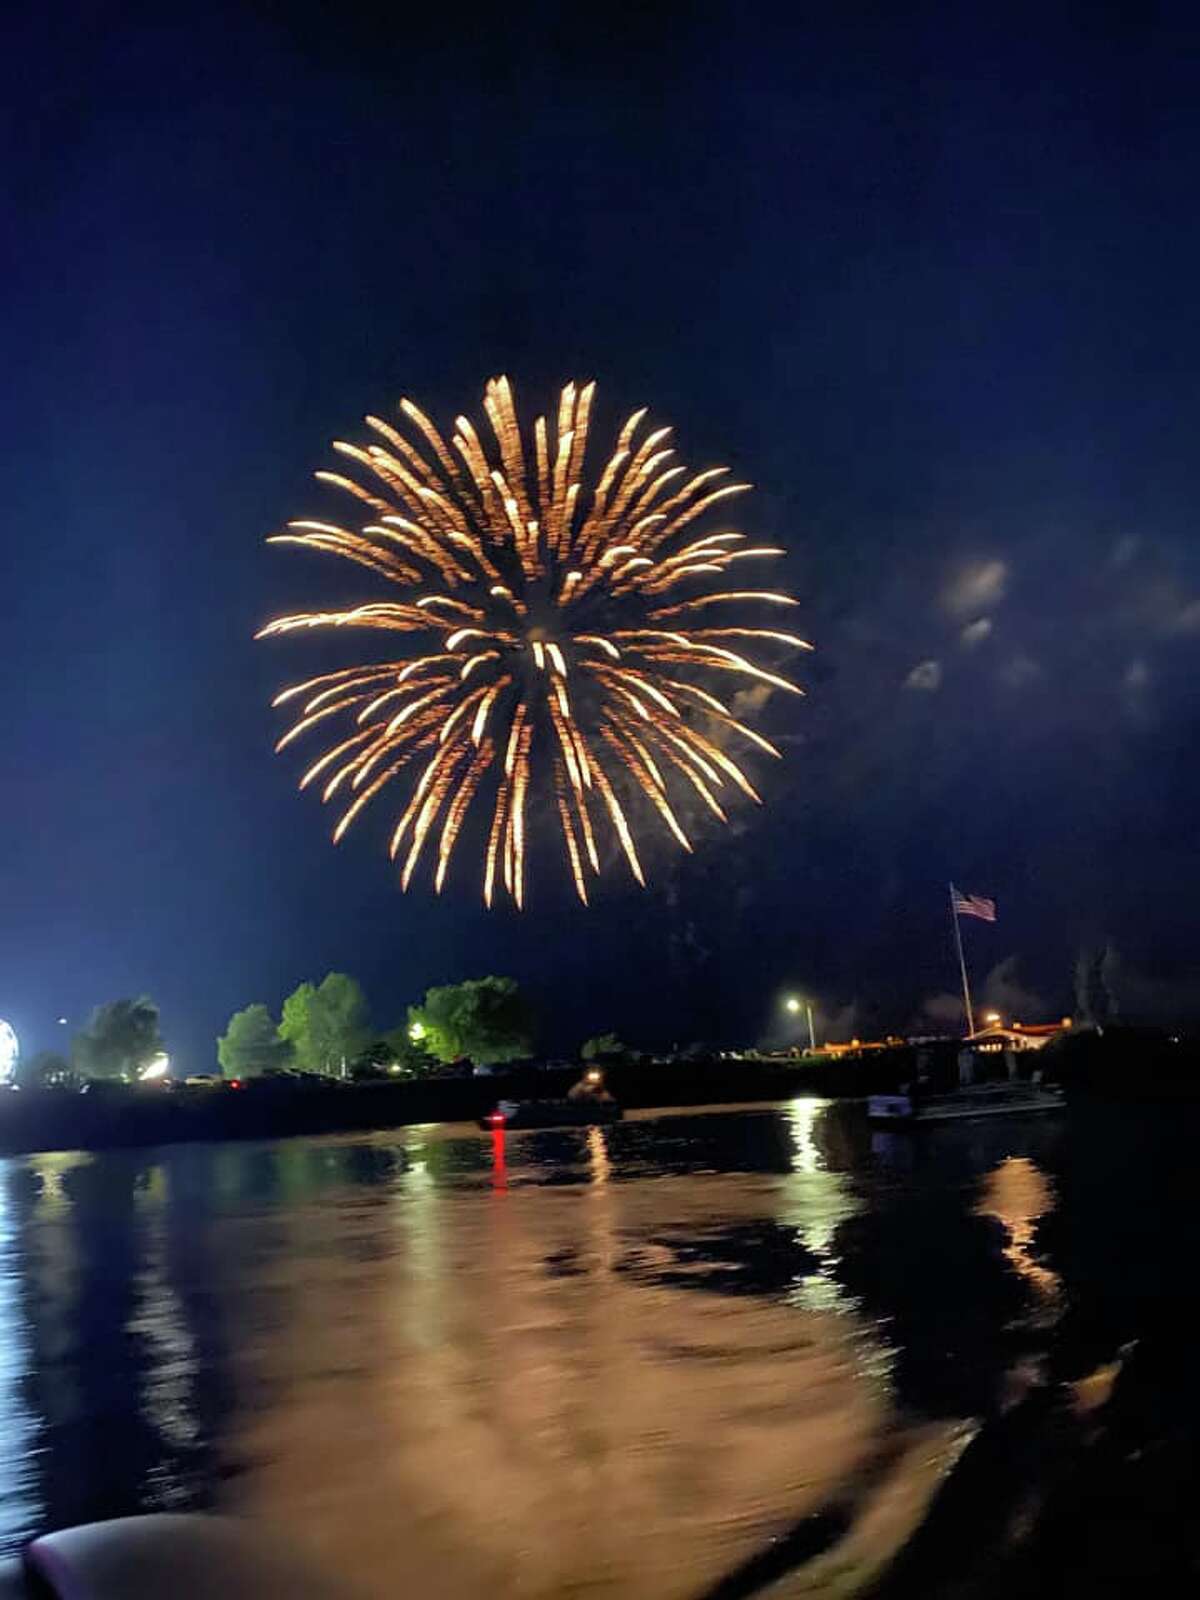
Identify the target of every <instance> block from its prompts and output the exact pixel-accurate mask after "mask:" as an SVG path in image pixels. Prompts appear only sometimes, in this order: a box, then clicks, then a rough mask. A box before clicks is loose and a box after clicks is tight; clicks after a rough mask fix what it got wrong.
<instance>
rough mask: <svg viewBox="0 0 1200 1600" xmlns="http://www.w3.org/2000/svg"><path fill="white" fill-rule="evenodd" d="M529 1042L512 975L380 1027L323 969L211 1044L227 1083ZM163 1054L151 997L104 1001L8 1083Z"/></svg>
mask: <svg viewBox="0 0 1200 1600" xmlns="http://www.w3.org/2000/svg"><path fill="white" fill-rule="evenodd" d="M536 1037H537V1027H536V1017H535V1013H534V1009H533V1006H532V1005H531V1003H530V1001H529V999H528V997H527V996H526V995H525V993H524V992H523V991H522V990H521V988H520V986H519V985H518V984H517V982H516V980H515V979H513V978H502V977H485V978H468V979H466V980H465V981H464V982H462V983H449V984H442V985H440V986H438V987H435V988H432V989H428V990H426V993H425V998H424V999H423V1000H422V1001H421V1002H420V1003H419V1004H416V1005H410V1006H408V1007H407V1010H406V1014H405V1017H404V1020H403V1021H400V1022H397V1023H395V1025H394V1026H392V1027H386V1028H379V1027H377V1026H375V1025H374V1024H373V1022H372V1020H371V1016H370V1011H369V1008H368V1005H367V999H366V995H365V994H364V993H363V990H362V986H361V984H359V983H358V981H357V980H356V979H354V978H352V977H350V976H349V974H347V973H345V972H330V973H328V974H327V975H326V976H325V977H324V978H323V979H322V980H321V982H320V983H315V984H314V983H301V984H299V985H298V986H297V987H296V988H295V989H294V990H293V991H292V993H291V994H290V995H288V997H287V999H286V1000H285V1001H284V1002H283V1007H282V1010H281V1012H280V1015H279V1019H278V1021H277V1020H276V1019H275V1017H273V1016H272V1014H271V1011H270V1008H269V1007H268V1006H266V1005H264V1004H262V1003H261V1002H256V1003H255V1004H253V1005H248V1006H245V1007H243V1008H242V1010H240V1011H235V1012H234V1014H233V1015H232V1017H230V1019H229V1023H228V1026H227V1027H226V1029H225V1032H224V1033H223V1034H221V1035H220V1036H219V1038H218V1039H217V1060H218V1062H219V1063H220V1067H221V1072H222V1074H223V1076H224V1077H226V1078H255V1077H261V1076H263V1075H264V1074H270V1073H278V1072H287V1071H294V1072H309V1073H320V1074H322V1075H324V1076H327V1077H335V1078H341V1077H356V1078H357V1077H377V1076H380V1075H384V1074H386V1075H388V1076H391V1077H402V1078H418V1077H424V1076H429V1075H433V1074H436V1073H437V1072H439V1071H441V1070H443V1069H444V1068H446V1067H447V1066H451V1065H453V1064H454V1063H456V1062H469V1063H470V1064H471V1065H472V1066H481V1065H485V1064H486V1065H492V1066H499V1065H503V1064H504V1063H505V1062H511V1061H519V1060H521V1059H522V1058H523V1057H525V1056H528V1055H530V1054H531V1053H532V1051H533V1049H534V1045H535V1042H536ZM624 1053H625V1052H624V1047H623V1046H622V1044H621V1042H620V1040H619V1039H618V1038H617V1037H616V1035H615V1034H612V1033H604V1034H598V1035H597V1036H596V1037H595V1038H592V1039H589V1040H587V1042H586V1043H585V1044H584V1045H583V1047H582V1051H581V1054H582V1056H583V1058H584V1060H585V1061H603V1060H612V1059H616V1058H618V1057H620V1056H621V1055H623V1054H624ZM165 1054H166V1046H165V1045H164V1043H163V1036H162V1028H161V1023H160V1017H159V1009H158V1007H157V1005H155V1003H154V1001H153V1000H151V999H149V998H148V997H147V996H145V995H142V996H140V997H138V998H136V999H121V1000H110V1001H107V1002H105V1004H103V1005H99V1006H97V1007H96V1008H95V1010H94V1011H93V1012H92V1013H91V1016H90V1017H89V1018H88V1020H87V1022H86V1024H85V1025H84V1026H83V1027H82V1028H81V1029H80V1030H79V1031H78V1032H77V1033H76V1034H75V1036H74V1038H73V1039H72V1040H71V1045H70V1051H69V1054H64V1053H63V1052H60V1051H55V1050H42V1051H39V1052H38V1053H37V1054H36V1055H33V1056H30V1057H28V1058H23V1059H22V1060H21V1061H20V1062H19V1063H18V1067H17V1075H16V1081H17V1083H18V1084H19V1085H20V1086H21V1087H22V1088H35V1087H36V1088H47V1087H56V1086H68V1087H69V1086H74V1085H76V1084H79V1083H83V1082H86V1081H88V1080H90V1079H103V1080H107V1081H111V1082H125V1083H135V1082H137V1081H138V1080H139V1079H140V1078H141V1077H142V1075H143V1074H144V1073H145V1072H146V1070H147V1068H149V1067H150V1066H151V1064H152V1063H154V1062H156V1061H157V1060H158V1058H160V1057H162V1056H164V1055H165Z"/></svg>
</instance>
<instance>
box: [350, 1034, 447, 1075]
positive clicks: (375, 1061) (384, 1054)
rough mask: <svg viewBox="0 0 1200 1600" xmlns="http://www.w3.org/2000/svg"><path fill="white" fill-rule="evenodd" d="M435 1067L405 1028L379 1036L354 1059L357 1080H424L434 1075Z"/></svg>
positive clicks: (436, 1063)
mask: <svg viewBox="0 0 1200 1600" xmlns="http://www.w3.org/2000/svg"><path fill="white" fill-rule="evenodd" d="M438 1067H439V1063H438V1062H437V1061H436V1060H435V1059H434V1057H433V1056H431V1055H430V1054H429V1051H428V1050H426V1049H424V1048H423V1047H422V1046H421V1045H420V1044H418V1043H417V1042H416V1041H415V1040H414V1039H413V1038H412V1037H411V1035H410V1034H409V1031H408V1028H407V1027H404V1028H393V1029H392V1030H391V1032H390V1033H383V1034H380V1035H379V1037H378V1038H377V1039H372V1041H371V1043H370V1044H369V1045H368V1046H367V1047H366V1049H365V1050H363V1051H362V1052H361V1054H360V1055H359V1056H358V1057H357V1058H356V1059H355V1062H354V1076H355V1077H358V1078H406V1079H408V1078H425V1077H428V1076H429V1075H430V1074H431V1073H435V1072H437V1071H438Z"/></svg>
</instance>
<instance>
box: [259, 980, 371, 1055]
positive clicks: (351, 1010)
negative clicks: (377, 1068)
mask: <svg viewBox="0 0 1200 1600" xmlns="http://www.w3.org/2000/svg"><path fill="white" fill-rule="evenodd" d="M279 1034H280V1037H281V1038H283V1039H285V1040H286V1041H287V1043H288V1044H289V1045H290V1046H291V1048H292V1053H293V1055H294V1057H295V1060H296V1064H297V1066H299V1067H302V1068H303V1069H304V1070H305V1071H306V1072H324V1073H327V1074H328V1075H329V1076H331V1077H337V1076H338V1075H340V1073H341V1071H342V1066H343V1063H345V1064H346V1065H347V1066H348V1065H349V1063H350V1062H352V1061H353V1060H354V1059H355V1057H356V1056H357V1055H359V1053H360V1052H361V1051H362V1050H363V1048H364V1047H365V1046H366V1044H367V1043H368V1041H369V1039H370V1031H369V1029H368V1027H367V1002H366V997H365V996H364V994H363V992H362V988H361V987H360V985H359V984H358V983H357V982H356V981H355V980H354V979H353V978H351V977H348V976H347V975H346V973H344V972H330V973H328V974H327V975H326V977H325V978H323V979H322V981H321V982H320V983H319V984H316V985H314V984H311V983H302V984H301V985H300V986H299V988H297V989H295V990H293V992H292V993H291V994H290V995H288V997H287V999H286V1000H285V1001H284V1002H283V1020H282V1021H281V1022H280V1024H279Z"/></svg>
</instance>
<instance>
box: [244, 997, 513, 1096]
mask: <svg viewBox="0 0 1200 1600" xmlns="http://www.w3.org/2000/svg"><path fill="white" fill-rule="evenodd" d="M535 1032H536V1030H535V1022H534V1014H533V1008H532V1006H531V1005H530V1003H529V1000H528V998H527V997H526V995H525V994H524V993H523V992H522V990H521V988H520V986H519V985H518V984H517V982H516V980H515V979H513V978H498V977H486V978H468V979H467V980H466V981H465V982H463V983H451V984H444V985H442V986H440V987H438V988H433V989H429V990H427V991H426V993H425V998H424V1000H423V1001H421V1003H420V1004H419V1005H410V1006H409V1007H408V1009H407V1014H406V1016H405V1019H404V1021H403V1022H398V1023H396V1024H395V1025H394V1026H392V1027H390V1028H383V1029H380V1028H377V1027H374V1026H373V1025H372V1023H371V1020H370V1016H369V1012H368V1007H367V1000H366V996H365V994H364V993H363V990H362V986H361V985H360V984H359V983H358V981H357V980H356V979H354V978H352V977H350V976H349V974H348V973H345V972H330V973H328V974H327V975H326V976H325V977H324V978H323V979H322V980H321V982H320V983H317V984H314V983H302V984H300V985H299V987H298V988H296V989H294V990H293V991H292V993H291V994H290V995H288V997H287V999H286V1000H285V1001H284V1002H283V1008H282V1010H281V1012H280V1016H279V1020H278V1021H276V1020H275V1018H274V1017H273V1016H272V1015H271V1012H270V1009H269V1007H267V1006H266V1005H264V1004H262V1003H261V1002H256V1003H255V1004H253V1005H249V1006H246V1007H244V1008H243V1009H242V1010H241V1011H235V1012H234V1014H233V1016H232V1017H230V1019H229V1025H228V1027H227V1028H226V1030H225V1032H224V1033H223V1034H222V1035H221V1036H220V1038H219V1039H218V1040H217V1060H218V1061H219V1062H220V1065H221V1071H222V1073H223V1074H224V1076H225V1077H227V1078H252V1077H260V1076H262V1075H263V1074H264V1073H271V1072H282V1071H287V1070H293V1071H299V1072H312V1073H320V1074H322V1075H324V1076H326V1077H335V1078H345V1077H363V1076H378V1075H380V1074H382V1073H387V1074H389V1075H390V1076H394V1077H407V1078H416V1077H422V1076H426V1075H428V1074H432V1073H436V1072H437V1071H439V1070H440V1069H441V1068H444V1067H446V1066H450V1065H452V1064H454V1063H456V1062H470V1063H471V1064H472V1065H475V1066H480V1065H483V1064H485V1063H486V1064H490V1065H498V1064H501V1063H503V1062H507V1061H517V1060H520V1059H521V1058H522V1057H523V1056H527V1055H529V1054H530V1053H531V1052H532V1050H533V1045H534V1038H535Z"/></svg>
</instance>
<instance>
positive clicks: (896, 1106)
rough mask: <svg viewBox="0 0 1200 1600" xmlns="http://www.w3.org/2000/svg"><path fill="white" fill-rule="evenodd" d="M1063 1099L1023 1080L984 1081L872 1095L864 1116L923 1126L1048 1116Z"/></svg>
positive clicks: (899, 1125) (905, 1125) (878, 1121)
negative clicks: (944, 1089)
mask: <svg viewBox="0 0 1200 1600" xmlns="http://www.w3.org/2000/svg"><path fill="white" fill-rule="evenodd" d="M1065 1104H1066V1102H1065V1101H1064V1099H1063V1096H1062V1093H1061V1092H1060V1091H1059V1090H1057V1089H1047V1088H1043V1087H1041V1086H1039V1085H1037V1084H1026V1083H983V1084H978V1085H974V1086H972V1087H969V1088H963V1089H957V1090H955V1091H954V1092H953V1093H951V1094H927V1095H917V1096H914V1095H912V1094H911V1093H908V1094H905V1093H901V1094H873V1095H872V1096H871V1097H870V1099H869V1100H868V1101H867V1119H868V1121H870V1122H871V1123H873V1124H874V1125H876V1126H877V1127H884V1126H887V1127H893V1128H924V1127H930V1126H936V1125H939V1124H942V1123H947V1122H976V1121H978V1120H980V1119H981V1118H984V1117H1029V1116H1047V1115H1053V1114H1054V1113H1056V1112H1059V1111H1062V1110H1063V1108H1064V1106H1065Z"/></svg>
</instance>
